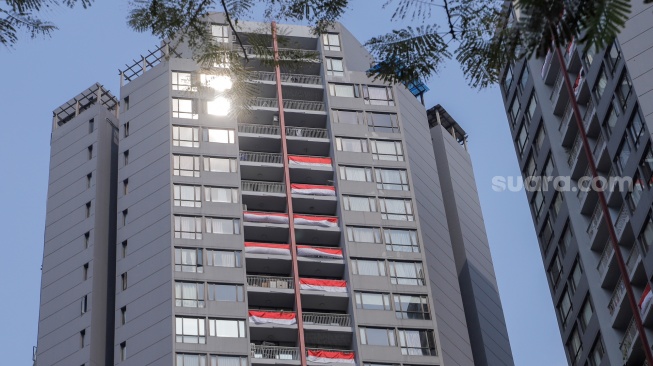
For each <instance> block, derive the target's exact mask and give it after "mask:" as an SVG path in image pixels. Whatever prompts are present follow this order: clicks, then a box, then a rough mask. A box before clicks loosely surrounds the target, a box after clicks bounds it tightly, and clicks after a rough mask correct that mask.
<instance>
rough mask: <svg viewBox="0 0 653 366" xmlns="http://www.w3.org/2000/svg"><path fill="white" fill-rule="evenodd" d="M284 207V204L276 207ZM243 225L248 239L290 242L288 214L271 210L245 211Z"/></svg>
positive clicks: (253, 240)
mask: <svg viewBox="0 0 653 366" xmlns="http://www.w3.org/2000/svg"><path fill="white" fill-rule="evenodd" d="M279 208H284V206H281V207H277V208H276V209H279ZM243 227H244V234H245V240H246V241H252V242H264V243H265V242H276V243H287V242H288V233H289V231H288V227H289V226H288V214H287V213H282V212H269V211H245V212H243Z"/></svg>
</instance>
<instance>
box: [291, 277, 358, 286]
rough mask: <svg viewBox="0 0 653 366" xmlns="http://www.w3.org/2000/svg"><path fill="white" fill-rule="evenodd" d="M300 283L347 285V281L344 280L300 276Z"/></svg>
mask: <svg viewBox="0 0 653 366" xmlns="http://www.w3.org/2000/svg"><path fill="white" fill-rule="evenodd" d="M299 283H300V284H302V285H312V286H325V287H347V281H344V280H322V279H316V278H300V279H299Z"/></svg>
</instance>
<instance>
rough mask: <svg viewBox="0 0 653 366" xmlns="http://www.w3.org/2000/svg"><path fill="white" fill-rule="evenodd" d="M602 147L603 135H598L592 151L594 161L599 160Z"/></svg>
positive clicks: (603, 143)
mask: <svg viewBox="0 0 653 366" xmlns="http://www.w3.org/2000/svg"><path fill="white" fill-rule="evenodd" d="M604 146H605V136H603V133H601V134H599V138H598V139H597V140H596V144H595V145H594V151H592V152H593V153H594V159H596V160H599V158H600V157H601V153H602V152H603V147H604Z"/></svg>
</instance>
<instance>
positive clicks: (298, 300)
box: [272, 22, 306, 366]
mask: <svg viewBox="0 0 653 366" xmlns="http://www.w3.org/2000/svg"><path fill="white" fill-rule="evenodd" d="M272 49H273V51H274V61H275V66H274V72H275V79H276V82H277V103H278V104H279V129H280V130H281V153H282V157H283V176H284V179H285V183H286V201H287V205H288V228H289V230H290V256H291V260H292V274H293V279H294V282H295V305H296V308H297V309H296V311H297V332H298V334H299V354H300V356H299V357H300V358H299V359H300V360H301V364H302V366H306V345H305V344H304V317H303V315H302V296H301V289H300V284H299V267H298V266H297V243H296V242H295V222H294V221H295V217H294V213H293V209H292V190H291V187H290V183H291V182H290V168H289V167H288V147H287V144H286V121H285V118H284V112H283V94H282V90H281V68H280V67H279V45H278V43H277V23H276V22H272Z"/></svg>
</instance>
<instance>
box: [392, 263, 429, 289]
mask: <svg viewBox="0 0 653 366" xmlns="http://www.w3.org/2000/svg"><path fill="white" fill-rule="evenodd" d="M388 266H389V268H390V283H392V284H393V285H420V286H424V285H425V284H426V283H425V281H424V268H423V266H422V263H421V262H395V261H388Z"/></svg>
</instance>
